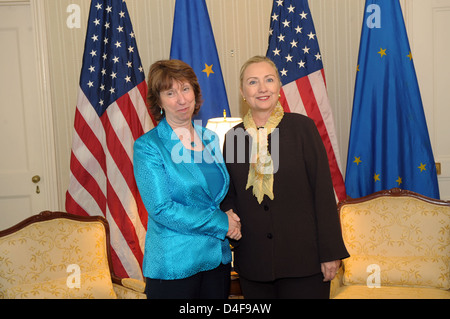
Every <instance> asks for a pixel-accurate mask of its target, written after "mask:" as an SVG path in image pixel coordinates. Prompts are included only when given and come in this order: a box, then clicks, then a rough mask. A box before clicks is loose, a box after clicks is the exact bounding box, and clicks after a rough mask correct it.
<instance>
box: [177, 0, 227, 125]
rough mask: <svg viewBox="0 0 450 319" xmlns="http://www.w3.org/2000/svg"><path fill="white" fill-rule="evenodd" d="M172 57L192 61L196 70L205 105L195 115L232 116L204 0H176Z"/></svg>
mask: <svg viewBox="0 0 450 319" xmlns="http://www.w3.org/2000/svg"><path fill="white" fill-rule="evenodd" d="M170 58H171V59H178V60H182V61H184V62H186V63H187V64H189V65H190V66H191V67H192V68H193V69H194V71H195V73H196V75H197V78H198V82H199V84H200V88H201V90H202V95H203V106H202V108H201V109H200V113H199V114H198V115H197V116H196V117H195V119H196V120H202V123H203V126H206V124H207V123H208V120H209V119H211V118H215V117H223V113H224V110H225V111H226V112H227V114H228V115H229V116H230V109H229V105H228V98H227V93H226V90H225V83H224V81H223V76H222V69H221V67H220V61H219V56H218V54H217V47H216V42H215V40H214V33H213V30H212V27H211V21H210V19H209V14H208V8H207V6H206V2H205V0H177V1H176V3H175V17H174V23H173V34H172V47H171V51H170Z"/></svg>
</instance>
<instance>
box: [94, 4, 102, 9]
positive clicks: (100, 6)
mask: <svg viewBox="0 0 450 319" xmlns="http://www.w3.org/2000/svg"><path fill="white" fill-rule="evenodd" d="M102 6H103V5H102V4H101V3H97V5H96V6H95V7H96V8H97V10H101V9H102Z"/></svg>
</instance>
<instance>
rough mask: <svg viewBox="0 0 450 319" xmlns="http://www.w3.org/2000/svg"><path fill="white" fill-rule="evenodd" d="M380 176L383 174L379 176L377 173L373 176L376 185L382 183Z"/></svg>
mask: <svg viewBox="0 0 450 319" xmlns="http://www.w3.org/2000/svg"><path fill="white" fill-rule="evenodd" d="M380 175H381V174H377V173H375V175H373V180H374V181H375V183H376V182H381V179H380Z"/></svg>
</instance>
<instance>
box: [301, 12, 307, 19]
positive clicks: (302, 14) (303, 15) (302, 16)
mask: <svg viewBox="0 0 450 319" xmlns="http://www.w3.org/2000/svg"><path fill="white" fill-rule="evenodd" d="M307 15H308V14H307V13H305V11H303V12H302V13H300V17H301V18H302V20H303V19H307V17H306V16H307Z"/></svg>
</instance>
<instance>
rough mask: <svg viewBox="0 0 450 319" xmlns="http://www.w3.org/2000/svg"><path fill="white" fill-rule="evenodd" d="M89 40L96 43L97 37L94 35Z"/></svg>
mask: <svg viewBox="0 0 450 319" xmlns="http://www.w3.org/2000/svg"><path fill="white" fill-rule="evenodd" d="M91 39H92V41H94V42H97V41H98V35H95V34H94V35H93V36H92V38H91Z"/></svg>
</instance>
